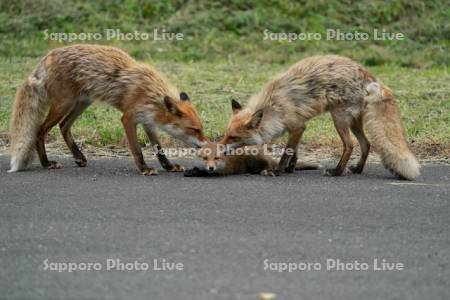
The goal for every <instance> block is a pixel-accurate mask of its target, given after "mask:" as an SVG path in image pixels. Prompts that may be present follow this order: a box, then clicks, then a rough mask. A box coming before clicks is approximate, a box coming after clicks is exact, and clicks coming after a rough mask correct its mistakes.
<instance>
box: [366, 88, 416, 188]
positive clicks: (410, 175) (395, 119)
mask: <svg viewBox="0 0 450 300" xmlns="http://www.w3.org/2000/svg"><path fill="white" fill-rule="evenodd" d="M366 89H367V92H368V96H366V97H365V98H364V102H365V103H364V104H365V108H364V115H363V120H364V127H365V128H366V129H367V133H368V137H369V141H370V142H371V144H372V146H373V147H374V150H375V152H377V153H378V154H379V155H380V156H381V161H382V163H383V165H384V166H385V167H386V168H387V169H388V170H389V171H391V172H392V173H393V174H395V175H397V176H399V177H402V178H406V179H409V180H413V179H414V178H416V177H417V176H419V175H420V166H419V162H418V161H417V159H416V157H415V156H414V154H413V153H412V152H411V150H409V148H408V144H407V143H406V140H405V135H404V129H403V126H402V123H401V119H400V111H399V109H398V106H397V103H396V102H395V100H394V97H393V94H392V92H391V91H390V90H389V89H388V88H387V87H386V86H384V85H383V84H381V83H377V82H372V83H370V84H369V85H368V86H367V87H366Z"/></svg>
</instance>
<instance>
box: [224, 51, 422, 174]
mask: <svg viewBox="0 0 450 300" xmlns="http://www.w3.org/2000/svg"><path fill="white" fill-rule="evenodd" d="M377 86H378V87H379V88H380V91H381V92H377V93H374V90H373V88H374V87H377ZM367 88H369V89H367ZM231 108H232V111H233V116H232V118H231V121H230V123H229V125H228V128H227V129H226V132H225V136H224V138H223V140H222V141H221V143H222V144H226V145H227V147H229V148H237V147H241V146H243V145H254V144H263V143H267V142H269V141H270V140H271V139H273V138H275V137H278V136H281V135H282V134H283V133H284V132H286V131H287V132H288V133H289V136H288V141H287V144H286V150H290V151H285V152H284V154H283V156H282V157H281V160H280V162H279V164H278V172H287V173H291V172H293V171H294V168H293V167H292V166H295V162H296V160H297V148H298V144H299V142H300V139H301V138H302V135H303V132H304V131H305V129H306V123H307V121H308V120H310V119H312V118H314V117H315V116H317V115H319V114H321V113H324V112H330V114H331V117H332V118H333V122H334V126H335V128H336V130H337V132H338V134H339V137H340V138H341V140H342V144H343V152H342V155H341V159H340V160H339V163H338V164H337V165H336V167H335V168H331V169H327V170H325V175H328V176H340V175H342V174H343V173H344V171H345V170H346V166H347V163H348V161H349V159H350V156H351V154H352V151H353V142H352V139H351V137H350V131H351V132H352V133H353V134H354V135H355V137H356V139H357V140H358V143H359V146H360V148H361V156H360V158H359V161H358V163H357V164H356V165H354V166H351V167H350V168H349V169H350V171H351V172H353V173H358V174H359V173H361V172H362V171H363V168H364V165H365V163H366V160H367V156H368V154H369V149H370V143H369V140H370V142H371V143H372V145H373V146H374V149H375V151H376V152H378V154H379V155H380V156H381V159H382V162H383V164H384V166H385V167H386V168H387V169H389V170H390V171H391V172H392V173H394V174H396V175H398V176H399V177H402V178H406V179H410V180H412V179H414V178H416V177H417V176H419V173H420V172H419V164H418V162H417V159H416V158H415V157H414V155H413V154H412V153H411V151H410V150H409V148H408V146H407V143H406V140H405V137H404V130H403V127H402V124H401V120H400V113H399V109H398V107H397V104H396V102H395V100H394V98H393V96H392V93H391V92H390V91H389V89H388V88H387V87H385V86H384V85H382V84H381V83H379V81H378V80H377V79H376V78H375V77H374V76H372V75H371V74H370V73H369V72H368V71H367V70H366V69H365V68H364V67H363V66H361V65H359V64H358V63H356V62H354V61H353V60H351V59H349V58H346V57H341V56H336V55H326V56H313V57H308V58H305V59H303V60H301V61H299V62H298V63H297V64H295V65H293V66H292V67H290V68H289V69H288V70H287V71H286V72H285V73H282V74H280V75H279V76H277V77H275V78H274V79H273V80H271V81H269V82H268V83H267V84H266V86H265V87H264V88H263V89H262V90H261V91H260V92H259V93H257V94H255V95H254V96H253V97H251V98H250V100H249V102H248V104H247V106H246V107H242V106H241V104H240V103H239V102H238V101H236V100H234V99H233V100H232V101H231ZM364 127H365V129H366V130H367V131H368V133H369V139H368V138H367V137H366V135H365V133H364V130H363V128H364Z"/></svg>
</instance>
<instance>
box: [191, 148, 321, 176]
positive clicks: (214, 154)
mask: <svg viewBox="0 0 450 300" xmlns="http://www.w3.org/2000/svg"><path fill="white" fill-rule="evenodd" d="M224 150H225V145H221V144H219V143H213V142H211V143H208V144H206V145H205V146H203V147H202V148H200V149H199V150H198V157H199V159H200V161H201V164H200V165H198V166H196V167H194V168H192V169H188V170H186V171H185V172H184V176H186V177H207V176H223V175H237V174H261V175H264V176H276V175H278V170H277V168H276V166H277V165H278V163H277V162H276V160H275V159H273V158H272V157H270V156H268V155H265V154H264V149H263V147H262V146H248V147H246V148H245V149H244V148H242V149H240V150H242V151H246V152H242V153H239V154H237V153H236V154H233V155H225V153H224ZM294 168H295V170H316V169H318V168H319V165H318V164H315V163H308V162H302V163H297V164H296V166H294Z"/></svg>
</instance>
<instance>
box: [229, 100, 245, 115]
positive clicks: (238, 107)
mask: <svg viewBox="0 0 450 300" xmlns="http://www.w3.org/2000/svg"><path fill="white" fill-rule="evenodd" d="M231 109H232V110H233V114H235V113H238V112H239V111H241V109H242V106H241V105H240V104H239V102H237V101H236V100H234V99H233V98H231Z"/></svg>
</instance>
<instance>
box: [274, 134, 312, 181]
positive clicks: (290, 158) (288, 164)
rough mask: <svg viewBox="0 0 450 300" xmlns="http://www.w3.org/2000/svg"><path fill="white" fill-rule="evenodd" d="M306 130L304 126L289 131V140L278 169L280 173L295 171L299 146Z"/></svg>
mask: <svg viewBox="0 0 450 300" xmlns="http://www.w3.org/2000/svg"><path fill="white" fill-rule="evenodd" d="M304 131H305V128H304V127H302V128H299V129H297V130H293V131H290V132H289V137H288V142H287V144H286V147H285V149H284V153H283V155H282V156H281V159H280V162H279V163H278V171H279V172H280V173H281V172H283V171H286V172H288V173H292V172H293V171H294V168H295V164H296V163H297V147H298V143H299V142H300V139H301V138H302V135H303V132H304ZM292 163H293V164H294V168H292Z"/></svg>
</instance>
